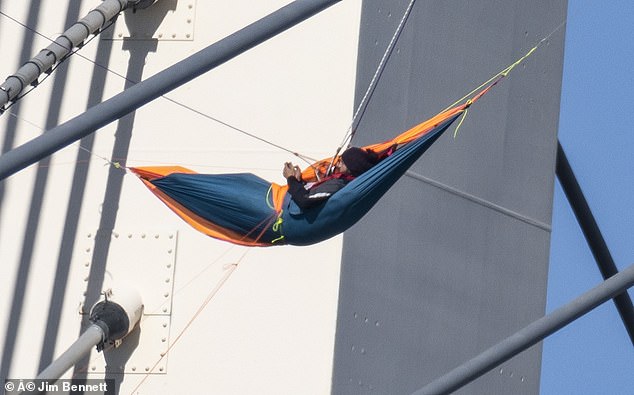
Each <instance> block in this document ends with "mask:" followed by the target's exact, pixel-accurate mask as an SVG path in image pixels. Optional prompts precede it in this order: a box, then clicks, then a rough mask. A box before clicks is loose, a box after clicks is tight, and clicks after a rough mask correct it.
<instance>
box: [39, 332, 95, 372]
mask: <svg viewBox="0 0 634 395" xmlns="http://www.w3.org/2000/svg"><path fill="white" fill-rule="evenodd" d="M105 340H106V335H105V333H104V331H103V329H102V328H101V327H100V326H99V325H96V324H92V325H90V326H89V327H88V329H86V331H85V332H84V333H82V334H81V336H79V339H77V340H76V341H75V343H73V344H72V345H71V346H70V347H69V348H68V349H67V350H66V351H65V352H64V353H63V354H62V355H60V356H59V358H57V359H56V360H55V361H53V363H51V364H50V365H49V366H48V367H47V368H46V369H44V370H43V371H42V373H40V374H39V375H38V376H37V378H36V379H37V380H45V381H50V382H55V381H57V379H59V378H60V377H62V375H63V374H64V373H66V372H67V371H68V369H70V368H71V367H73V365H75V363H77V361H79V360H80V359H82V358H83V357H84V356H85V355H87V354H89V353H90V351H91V350H92V348H93V347H95V346H97V345H98V344H100V343H102V342H104V341H105Z"/></svg>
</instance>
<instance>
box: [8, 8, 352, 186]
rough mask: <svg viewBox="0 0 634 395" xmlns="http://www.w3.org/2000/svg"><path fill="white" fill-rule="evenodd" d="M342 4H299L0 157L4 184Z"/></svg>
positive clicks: (270, 16)
mask: <svg viewBox="0 0 634 395" xmlns="http://www.w3.org/2000/svg"><path fill="white" fill-rule="evenodd" d="M339 1H341V0H296V1H294V2H292V3H290V4H288V5H286V6H284V7H282V8H280V9H279V10H277V11H275V12H273V13H271V14H269V15H267V16H265V17H264V18H262V19H260V20H258V21H256V22H254V23H252V24H250V25H248V26H246V27H244V28H243V29H241V30H238V31H237V32H235V33H233V34H231V35H229V36H227V37H225V38H223V39H222V40H220V41H218V42H216V43H214V44H212V45H210V46H208V47H207V48H205V49H203V50H201V51H199V52H197V53H195V54H194V55H191V56H189V57H188V58H185V59H184V60H182V61H180V62H178V63H176V64H174V65H172V66H170V67H168V68H167V69H165V70H163V71H161V72H160V73H158V74H156V75H154V76H152V77H150V78H148V79H146V80H144V81H141V82H139V83H138V84H136V85H134V86H133V87H131V88H129V89H126V90H125V91H123V92H121V93H119V94H117V95H116V96H113V97H112V98H110V99H108V100H106V101H104V102H102V103H100V104H97V105H96V106H94V107H92V108H90V109H88V110H87V111H86V112H85V113H83V114H80V115H78V116H76V117H75V118H73V119H71V120H69V121H67V122H65V123H63V124H61V125H59V126H57V127H55V128H53V129H51V130H49V131H47V132H46V133H44V134H42V135H40V136H39V137H36V138H35V139H33V140H31V141H29V142H27V143H25V144H23V145H21V146H19V147H17V148H14V149H13V150H11V151H9V152H7V153H6V154H4V155H2V156H0V181H1V180H4V179H5V178H7V177H9V176H11V175H12V174H15V173H16V172H18V171H20V170H22V169H24V168H25V167H27V166H29V165H31V164H33V163H35V162H37V161H39V160H40V159H42V158H44V157H46V156H48V155H51V154H52V153H54V152H55V151H58V150H60V149H61V148H64V147H66V146H68V145H70V144H72V143H73V142H75V141H77V140H79V139H81V138H82V137H85V136H87V135H89V134H91V133H94V132H95V131H96V130H97V129H99V128H101V127H103V126H105V125H107V124H109V123H111V122H113V121H115V120H117V119H119V118H121V117H122V116H124V115H126V114H128V113H130V112H132V111H134V110H136V109H137V108H139V107H141V106H143V105H144V104H147V103H148V102H150V101H152V100H154V99H156V98H158V97H160V96H162V95H164V94H165V93H167V92H169V91H171V90H173V89H175V88H177V87H179V86H181V85H183V84H185V83H186V82H189V81H191V80H193V79H194V78H196V77H198V76H200V75H202V74H204V73H206V72H207V71H209V70H211V69H213V68H214V67H216V66H219V65H221V64H223V63H225V62H227V61H229V60H231V59H233V58H234V57H236V56H238V55H240V54H241V53H243V52H245V51H247V50H249V49H251V48H253V47H255V46H257V45H258V44H261V43H262V42H264V41H266V40H268V39H269V38H271V37H274V36H276V35H277V34H279V33H282V32H283V31H285V30H288V29H290V28H291V27H293V26H295V25H297V24H299V23H300V22H303V21H304V20H306V19H308V18H310V17H311V16H313V15H315V14H317V13H319V12H321V11H323V10H325V9H327V8H328V7H330V6H332V5H334V4H335V3H338V2H339Z"/></svg>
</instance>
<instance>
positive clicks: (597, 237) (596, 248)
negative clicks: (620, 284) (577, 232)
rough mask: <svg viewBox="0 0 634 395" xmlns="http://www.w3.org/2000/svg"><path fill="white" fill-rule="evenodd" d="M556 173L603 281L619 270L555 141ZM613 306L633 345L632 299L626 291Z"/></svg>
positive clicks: (560, 147) (615, 298) (633, 316)
mask: <svg viewBox="0 0 634 395" xmlns="http://www.w3.org/2000/svg"><path fill="white" fill-rule="evenodd" d="M556 174H557V178H559V182H560V184H561V187H562V188H563V190H564V193H565V194H566V197H567V198H568V202H569V203H570V207H572V211H573V212H574V213H575V217H576V218H577V222H578V223H579V227H581V230H582V231H583V235H584V236H585V238H586V241H587V243H588V246H589V247H590V250H591V251H592V255H593V256H594V260H595V261H596V262H597V266H599V271H600V272H601V275H602V276H603V279H604V280H605V279H608V278H610V277H612V276H614V275H615V274H617V273H618V272H619V270H618V269H617V267H616V264H615V263H614V259H612V254H610V249H609V248H608V245H607V243H606V242H605V239H604V238H603V235H602V234H601V230H600V229H599V225H597V221H595V219H594V216H593V215H592V210H590V206H589V205H588V202H587V201H586V198H585V196H584V195H583V191H582V190H581V187H580V186H579V183H578V182H577V178H576V177H575V173H574V172H573V171H572V167H571V166H570V162H568V158H567V157H566V153H565V152H564V149H563V148H562V146H561V143H560V142H559V141H557V170H556ZM614 304H615V305H616V309H617V310H618V312H619V315H620V316H621V320H622V321H623V324H624V325H625V330H627V333H628V335H629V336H630V341H631V342H632V345H634V306H633V305H632V299H631V298H630V295H629V294H628V293H627V292H623V293H622V294H620V295H617V296H616V297H614Z"/></svg>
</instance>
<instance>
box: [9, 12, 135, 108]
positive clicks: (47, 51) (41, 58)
mask: <svg viewBox="0 0 634 395" xmlns="http://www.w3.org/2000/svg"><path fill="white" fill-rule="evenodd" d="M138 1H139V0H134V1H129V0H105V1H104V2H102V3H101V4H100V5H99V6H98V7H97V8H95V9H94V10H92V11H90V12H89V13H88V14H87V15H86V16H85V17H83V18H82V19H80V20H79V21H77V22H75V24H73V25H72V26H71V27H70V28H68V29H67V30H66V31H65V32H64V33H62V34H61V35H60V36H59V37H58V38H57V39H56V40H55V41H53V43H52V44H51V45H49V46H48V47H46V48H44V49H43V50H41V51H40V53H38V54H37V55H36V56H35V57H33V58H31V59H30V60H29V61H28V62H26V63H25V64H24V65H23V66H22V67H20V68H19V69H18V71H16V73H15V74H13V75H10V76H9V77H7V79H6V81H5V82H4V83H2V85H0V110H2V109H4V106H5V104H7V103H8V102H10V101H11V100H14V99H16V98H18V97H19V95H20V94H21V93H22V92H23V91H24V88H26V87H27V86H29V85H31V84H35V83H37V79H38V77H39V76H40V75H41V74H43V73H45V72H48V71H49V70H50V69H51V68H52V67H53V66H54V65H55V64H57V63H59V62H61V61H62V60H63V59H64V58H65V57H66V56H68V54H69V53H70V52H71V51H72V50H73V48H77V47H78V46H80V45H81V44H82V43H83V42H84V40H85V39H86V38H88V37H89V36H90V35H91V34H93V33H95V32H96V31H98V30H99V29H101V28H103V27H104V26H105V25H106V23H108V22H109V21H111V20H113V19H114V18H115V17H117V16H118V15H119V13H120V12H121V11H123V10H124V9H126V8H127V7H129V6H131V5H134V4H135V3H138Z"/></svg>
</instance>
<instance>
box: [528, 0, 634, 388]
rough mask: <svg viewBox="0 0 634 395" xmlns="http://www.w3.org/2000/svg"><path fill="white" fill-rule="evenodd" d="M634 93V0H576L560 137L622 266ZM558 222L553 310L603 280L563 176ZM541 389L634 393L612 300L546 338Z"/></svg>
mask: <svg viewBox="0 0 634 395" xmlns="http://www.w3.org/2000/svg"><path fill="white" fill-rule="evenodd" d="M633 99H634V1H632V0H611V1H582V0H568V19H567V25H566V43H565V55H564V73H563V87H562V96H561V112H560V120H559V140H560V142H561V144H562V146H563V148H564V150H565V152H566V155H567V157H568V160H569V161H570V164H571V166H572V169H573V171H574V172H575V175H576V177H577V180H578V181H579V184H580V185H581V188H582V190H583V192H584V194H585V196H586V199H587V200H588V203H589V205H590V208H591V209H592V212H593V214H594V216H595V219H596V220H597V223H598V225H599V228H600V229H601V232H602V234H603V237H604V238H605V240H606V242H607V244H608V247H609V249H610V252H611V253H612V256H613V258H614V261H615V262H616V265H617V267H618V268H619V269H620V270H623V269H625V268H626V267H629V266H630V265H632V264H634V245H633V243H632V241H633V240H634V209H633V208H634V182H633V181H634V174H633V170H634V154H633V153H634V126H633V122H632V120H633V116H632V110H631V108H630V107H632V105H633V104H634V103H633ZM552 229H553V230H552V239H551V254H550V273H549V280H548V300H547V307H546V309H547V313H549V312H552V311H553V310H554V309H556V308H558V307H560V306H562V305H564V304H565V303H567V302H569V301H571V300H573V299H575V298H576V297H578V296H579V295H581V294H582V293H584V292H586V291H587V290H589V289H591V288H592V287H594V286H596V285H598V284H600V283H601V282H602V277H601V274H600V273H599V270H598V268H597V265H596V263H595V261H594V259H593V257H592V255H591V253H590V250H589V248H588V246H587V244H586V242H585V239H584V238H583V235H582V233H581V230H580V228H579V226H578V224H577V222H576V219H575V217H574V214H573V213H572V210H571V209H570V205H569V204H568V201H567V200H566V197H565V196H564V194H563V191H562V189H561V186H560V184H559V183H558V182H557V183H556V185H555V196H554V203H553V218H552ZM629 293H630V296H631V297H633V298H634V290H633V289H630V291H629ZM540 394H541V395H555V394H557V395H562V394H574V395H594V394H597V395H603V394H607V395H621V394H627V395H631V394H634V347H633V346H632V343H631V341H630V339H629V337H628V335H627V332H626V330H625V328H624V326H623V323H622V321H621V319H620V317H619V315H618V313H617V311H616V308H615V307H614V303H612V302H611V301H610V302H608V303H605V304H603V305H602V306H600V307H599V308H597V309H595V310H593V311H592V312H590V313H589V314H587V315H586V316H584V317H582V318H580V319H579V320H577V321H575V322H573V323H572V324H570V325H568V326H567V327H565V328H563V329H561V330H560V331H559V332H557V333H555V334H554V335H552V336H550V337H549V338H547V339H546V340H545V341H544V349H543V360H542V376H541V391H540Z"/></svg>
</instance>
